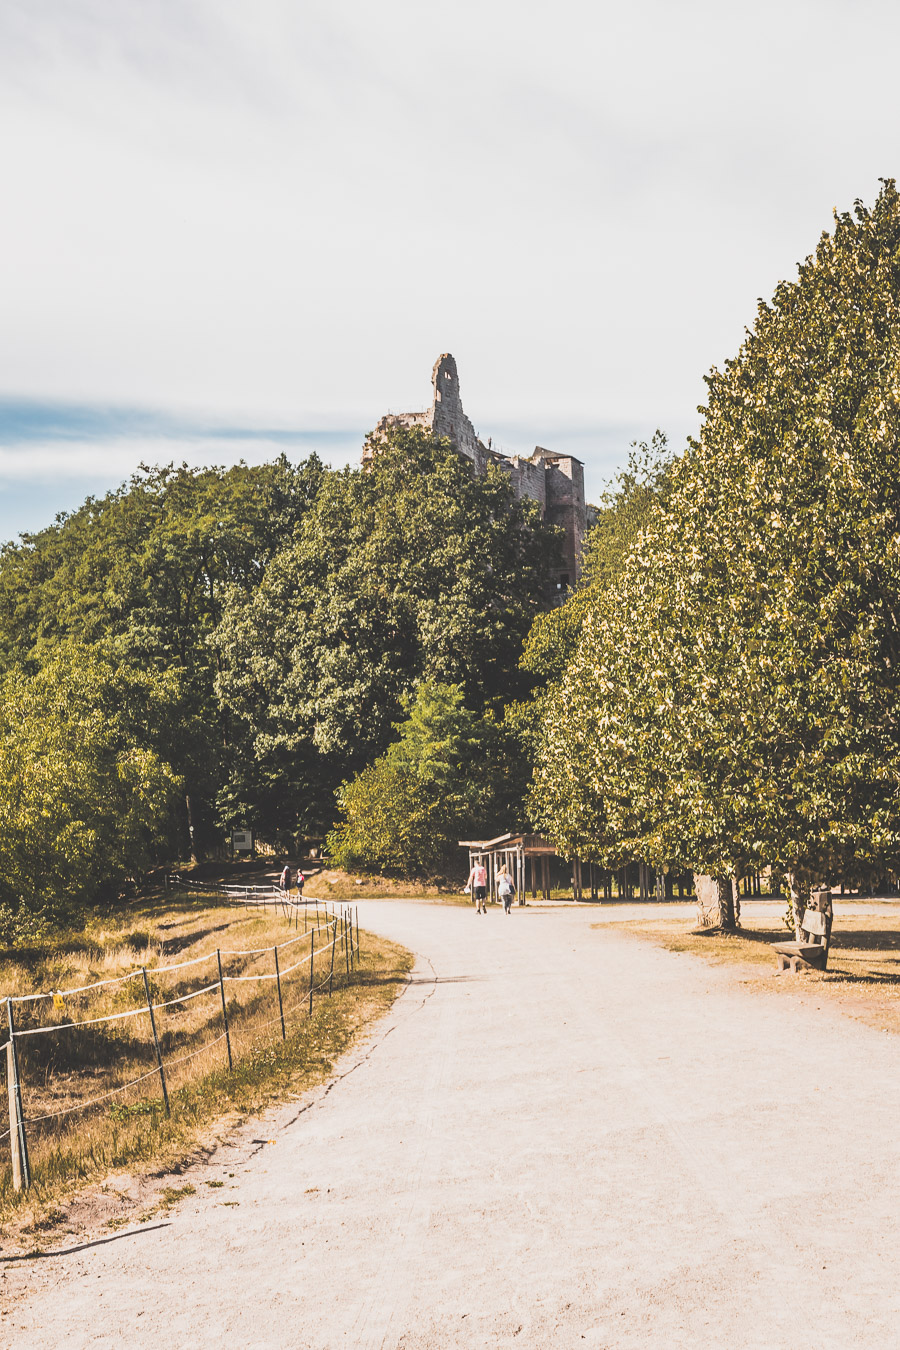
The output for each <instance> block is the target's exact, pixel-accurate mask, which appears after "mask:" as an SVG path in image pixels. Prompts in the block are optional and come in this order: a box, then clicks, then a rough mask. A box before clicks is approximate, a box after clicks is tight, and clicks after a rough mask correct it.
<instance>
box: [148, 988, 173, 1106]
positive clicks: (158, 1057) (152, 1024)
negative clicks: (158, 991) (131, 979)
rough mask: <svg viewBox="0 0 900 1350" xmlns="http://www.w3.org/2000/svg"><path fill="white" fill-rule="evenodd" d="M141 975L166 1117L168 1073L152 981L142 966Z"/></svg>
mask: <svg viewBox="0 0 900 1350" xmlns="http://www.w3.org/2000/svg"><path fill="white" fill-rule="evenodd" d="M141 974H142V975H143V977H144V993H145V994H146V995H147V1011H148V1013H149V1014H150V1030H151V1031H152V1032H153V1048H154V1049H155V1051H156V1067H157V1068H158V1069H159V1083H160V1087H161V1088H162V1095H163V1105H164V1106H165V1108H166V1115H167V1116H168V1115H171V1112H170V1110H169V1093H168V1091H167V1089H166V1072H165V1069H164V1068H163V1062H162V1055H161V1054H160V1049H159V1037H158V1036H157V1034H156V1018H155V1017H154V1015H153V999H152V998H151V997H150V981H149V980H148V979H147V970H146V967H145V966H141Z"/></svg>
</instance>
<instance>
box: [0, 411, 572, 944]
mask: <svg viewBox="0 0 900 1350" xmlns="http://www.w3.org/2000/svg"><path fill="white" fill-rule="evenodd" d="M557 552H558V536H557V531H556V530H555V529H553V528H550V527H547V526H545V525H544V524H542V522H541V520H540V519H539V514H538V510H537V507H536V506H535V504H534V503H532V502H528V501H526V502H519V501H517V500H516V499H515V497H514V495H513V493H512V490H511V488H510V485H509V480H508V478H507V477H506V475H504V474H503V473H502V471H500V470H491V471H490V472H489V473H488V475H487V476H486V477H484V478H476V477H475V476H474V475H473V473H472V472H471V469H470V467H469V465H468V463H467V461H465V460H464V459H462V458H461V457H460V456H459V455H457V454H456V453H455V452H454V451H453V450H451V449H450V447H449V446H448V445H447V444H442V443H439V442H436V441H434V440H432V439H430V438H429V437H428V436H426V435H425V434H424V433H421V432H418V431H416V432H406V431H398V432H397V433H396V434H395V435H394V437H393V438H392V439H391V440H390V441H387V442H384V443H379V447H378V454H377V455H376V456H375V458H374V460H373V461H372V463H371V465H370V466H369V467H367V468H366V469H362V468H351V469H346V470H343V471H332V470H329V469H326V468H325V467H324V466H323V465H322V463H321V462H320V461H319V460H318V459H317V458H315V457H312V458H310V459H308V460H306V461H305V462H303V463H300V464H297V465H292V464H290V463H289V462H288V461H287V460H285V459H281V460H279V461H278V462H277V463H274V464H269V465H264V466H262V467H260V468H249V467H247V466H245V465H240V466H237V467H235V468H231V469H227V470H224V469H204V470H199V471H193V470H189V469H187V468H180V469H176V468H172V467H170V468H166V469H145V470H142V471H141V472H140V473H138V474H137V475H135V476H134V477H133V478H132V480H131V482H129V483H128V484H126V485H124V486H123V487H121V488H120V489H119V490H118V491H116V492H112V493H109V494H108V495H107V496H105V497H103V498H102V499H99V500H93V499H91V500H88V501H87V502H85V504H84V505H83V506H82V507H81V508H80V509H79V510H77V511H75V512H73V513H72V514H70V515H64V516H60V517H59V518H58V519H57V520H56V522H55V523H54V524H53V525H51V526H49V527H48V528H47V529H45V530H42V531H40V532H38V533H35V534H31V535H24V536H22V537H21V538H20V540H18V541H17V542H13V543H9V544H7V545H6V547H5V548H4V549H3V550H2V555H0V718H2V733H0V734H2V737H3V749H4V753H3V758H2V769H0V795H2V808H3V811H2V825H0V828H2V831H3V835H2V849H3V856H4V860H5V865H4V868H3V872H2V876H0V923H2V925H3V927H4V928H5V930H6V931H7V932H21V933H27V932H34V931H38V929H40V927H41V926H42V925H44V926H45V925H46V924H48V923H50V922H52V921H53V919H54V916H56V917H58V916H59V915H61V914H63V913H67V912H68V913H70V912H71V911H72V908H73V907H77V905H78V904H79V903H80V902H82V901H84V900H85V899H87V898H89V897H92V896H95V895H97V894H101V893H115V892H116V890H117V888H119V887H121V885H122V884H123V883H124V882H125V881H126V880H127V879H128V878H139V877H140V876H141V874H142V873H143V872H144V871H145V870H146V869H147V868H148V867H149V866H150V865H151V864H152V863H153V862H155V861H158V860H161V859H167V858H178V857H185V856H187V855H188V854H189V853H190V852H192V851H193V852H195V853H197V854H201V855H202V854H204V853H207V852H210V851H215V850H221V848H222V846H223V842H224V840H225V838H226V836H227V832H228V831H229V830H230V828H231V827H232V826H234V825H238V824H240V825H250V826H252V827H254V829H255V830H256V831H257V832H258V835H259V837H260V838H262V839H263V840H268V841H270V842H272V843H275V844H281V845H284V846H286V847H288V846H291V845H292V844H293V843H294V842H295V841H296V839H297V837H298V836H302V835H310V834H312V835H322V834H324V833H325V832H326V831H328V830H329V829H332V828H333V827H334V826H335V825H336V824H338V822H339V819H340V818H341V813H340V811H339V805H338V800H339V796H340V800H341V802H343V803H344V808H345V810H344V826H343V828H342V829H341V830H340V831H339V836H340V845H341V848H342V850H343V852H344V854H345V856H346V857H347V859H350V858H353V859H354V861H355V862H356V863H357V864H368V865H381V864H383V865H388V866H392V867H394V868H395V869H397V868H400V869H401V870H405V871H413V872H423V871H425V872H427V871H428V870H429V869H432V868H435V867H438V866H440V865H441V863H442V862H443V861H445V860H446V856H447V852H448V846H449V844H448V841H449V840H450V836H451V835H452V834H453V833H454V831H455V830H456V829H457V827H463V826H466V827H474V826H475V825H476V823H477V824H478V827H479V828H481V827H482V826H483V823H484V822H485V821H486V820H493V817H494V815H495V814H498V813H499V816H502V819H503V820H504V823H505V822H506V820H507V819H513V818H515V820H516V821H517V820H518V819H519V818H520V816H521V812H522V801H523V796H524V792H525V788H526V783H527V777H528V771H527V766H526V765H524V764H523V761H522V758H521V755H520V754H519V752H518V742H517V740H516V739H515V736H514V734H513V732H512V731H511V730H510V729H509V728H508V727H506V726H505V724H504V707H505V704H506V703H507V702H508V701H509V700H510V699H511V698H513V697H516V696H518V697H525V696H527V695H528V693H529V692H530V690H531V688H532V687H533V685H534V683H535V681H534V677H533V676H532V675H531V674H529V673H528V672H526V671H522V670H520V669H519V658H520V655H521V652H522V648H523V645H524V643H525V640H526V638H527V636H528V633H529V631H530V628H531V625H532V623H533V621H534V619H535V617H536V615H538V614H539V613H541V612H542V611H543V610H544V609H545V608H546V606H547V604H548V596H549V594H550V575H551V572H552V568H553V566H554V565H555V564H556V562H557ZM410 727H412V730H411V729H410ZM429 737H430V738H432V740H433V739H434V738H435V737H436V738H437V742H435V744H432V743H431V741H430V740H429ZM395 742H396V745H394V743H395ZM426 742H427V745H426ZM398 747H405V757H404V755H401V754H400V750H399V749H398ZM386 755H388V756H389V763H390V765H391V766H392V769H393V771H394V772H395V773H396V772H399V771H400V769H399V766H400V764H401V761H402V763H403V765H404V766H405V767H404V772H406V773H407V780H405V781H407V791H406V796H405V797H403V798H399V797H398V798H397V802H396V809H395V808H394V807H392V808H391V809H390V810H389V811H388V816H389V818H390V820H391V822H392V830H393V833H392V834H390V836H389V838H388V840H387V842H386V843H385V841H384V840H380V841H378V842H377V843H376V842H375V841H374V840H373V839H372V838H371V837H370V836H369V835H365V836H363V835H360V836H359V837H356V836H355V835H354V832H353V829H352V822H353V820H354V819H358V818H359V817H358V815H357V816H354V808H353V807H352V806H351V803H357V804H358V803H359V802H360V801H361V800H362V797H361V794H362V793H363V792H364V791H366V790H374V789H373V775H374V779H375V780H377V781H378V782H379V783H380V785H381V786H380V789H379V790H380V791H381V793H382V797H384V793H385V790H386V789H385V781H386V780H385V774H386V773H387V772H388V769H387V767H386V761H385V758H384V757H385V756H386ZM416 755H418V756H419V758H420V760H421V763H414V760H415V757H416ZM413 771H414V772H415V774H418V777H416V778H415V779H414V782H415V784H416V789H415V790H416V791H417V792H420V793H421V794H424V796H423V803H425V798H427V796H428V792H429V791H431V792H432V795H434V793H435V792H436V793H437V794H438V795H439V797H440V802H439V803H438V804H437V805H434V804H432V805H428V804H427V803H426V804H423V807H422V810H423V812H424V815H425V818H426V819H427V821H428V824H427V826H426V825H424V824H422V822H421V821H420V822H419V825H418V826H417V827H416V829H412V827H410V830H411V833H410V832H408V837H406V838H405V842H404V840H403V839H401V838H400V834H399V829H400V816H399V814H398V812H399V808H400V805H401V802H409V801H410V792H411V791H412V790H413V789H412V787H411V786H410V785H411V783H412V782H413V780H412V779H409V773H412V772H413ZM360 775H361V776H360ZM428 784H430V785H431V786H430V787H428V786H427V785H428ZM392 791H393V787H392V788H391V792H392ZM391 800H392V798H391V796H390V793H389V794H388V798H387V801H388V802H390V801H391ZM429 800H430V799H429ZM412 814H414V813H412V812H411V816H412ZM448 832H449V833H448Z"/></svg>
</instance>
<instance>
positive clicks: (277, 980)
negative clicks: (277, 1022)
mask: <svg viewBox="0 0 900 1350" xmlns="http://www.w3.org/2000/svg"><path fill="white" fill-rule="evenodd" d="M274 951H275V987H276V988H277V990H278V1016H279V1017H280V1018H281V1039H282V1040H283V1041H284V1040H287V1035H286V1033H285V1030H284V1004H283V1003H282V1001H281V971H280V970H279V969H278V947H277V946H276V947H275V948H274Z"/></svg>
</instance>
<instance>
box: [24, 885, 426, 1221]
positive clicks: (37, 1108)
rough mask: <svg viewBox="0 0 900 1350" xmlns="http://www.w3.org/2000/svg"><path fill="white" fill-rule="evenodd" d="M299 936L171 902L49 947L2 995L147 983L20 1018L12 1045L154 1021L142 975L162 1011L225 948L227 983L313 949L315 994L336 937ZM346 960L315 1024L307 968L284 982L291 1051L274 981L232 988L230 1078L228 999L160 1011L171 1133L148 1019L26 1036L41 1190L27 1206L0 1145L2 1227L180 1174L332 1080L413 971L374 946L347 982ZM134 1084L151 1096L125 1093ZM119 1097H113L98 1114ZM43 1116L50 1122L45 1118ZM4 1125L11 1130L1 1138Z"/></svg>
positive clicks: (201, 978) (239, 912)
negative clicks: (224, 1128)
mask: <svg viewBox="0 0 900 1350" xmlns="http://www.w3.org/2000/svg"><path fill="white" fill-rule="evenodd" d="M309 911H310V912H309V922H310V928H312V927H313V922H312V921H313V918H314V916H315V915H316V913H318V916H319V919H320V920H321V924H322V925H324V923H325V914H324V909H322V908H321V907H320V908H319V909H318V911H317V909H316V906H315V904H314V903H313V904H311V905H310V907H309ZM303 923H304V921H303V917H302V916H301V917H300V920H299V928H293V929H292V928H289V926H288V922H287V921H286V920H285V919H284V918H283V917H281V915H280V914H276V913H274V912H273V911H272V910H268V911H263V912H260V911H258V910H245V909H243V908H241V907H238V906H231V905H225V904H220V903H213V904H210V903H208V902H207V901H204V900H194V899H191V898H189V897H186V896H181V897H177V896H166V897H164V898H160V899H158V900H153V901H148V902H145V903H140V904H135V905H132V906H130V907H129V909H128V910H127V911H126V912H124V913H123V914H122V915H120V917H119V918H118V919H116V920H110V919H109V918H108V917H107V918H106V919H105V920H97V921H95V922H94V923H93V924H92V925H90V926H89V927H88V928H87V929H86V931H85V932H84V933H83V934H80V935H78V936H74V935H72V936H69V937H68V938H67V939H64V940H61V941H58V942H57V943H55V944H54V945H53V946H52V947H51V948H41V949H33V950H29V951H15V952H10V953H6V954H5V955H6V959H5V961H4V963H3V968H2V969H3V974H2V985H3V988H2V989H0V995H2V996H6V995H7V994H10V995H14V994H25V993H31V992H35V991H39V990H46V989H59V988H62V989H66V988H72V987H74V986H75V985H80V984H85V983H91V982H92V981H95V980H104V979H110V978H113V977H117V976H120V975H129V973H131V972H136V974H133V975H132V976H131V978H129V979H127V980H126V981H124V982H123V983H119V984H114V985H111V986H106V987H102V988H100V989H98V990H94V991H89V992H87V993H84V994H78V995H71V996H67V997H66V998H65V999H64V1005H65V1006H64V1008H62V1009H60V1008H59V1007H58V1006H57V1007H56V1008H54V1005H53V1002H52V1001H50V1000H44V1001H42V1002H38V1003H24V1004H22V1003H20V1004H17V1005H14V1007H15V1012H16V1015H17V1030H26V1029H29V1028H30V1027H36V1026H40V1025H49V1024H51V1023H59V1022H65V1021H66V1020H67V1019H68V1020H71V1021H72V1022H77V1021H83V1020H85V1019H88V1018H93V1017H103V1016H107V1015H108V1014H110V1013H119V1012H123V1011H127V1010H130V1009H133V1008H141V1007H146V1002H145V998H144V986H143V978H142V977H141V974H140V968H141V966H146V968H147V973H148V977H149V980H150V987H151V994H152V997H153V1000H154V1002H164V1001H167V1000H170V999H172V998H175V997H177V996H179V995H182V994H185V993H189V992H191V991H192V990H196V989H198V988H201V987H203V986H205V985H208V984H210V983H213V982H214V981H215V980H216V979H217V963H216V958H215V949H216V947H220V948H221V951H222V964H223V971H224V973H225V975H226V976H229V975H231V976H238V975H255V974H261V973H265V974H271V973H273V972H274V957H273V954H272V952H271V950H269V951H263V952H260V953H257V954H248V955H242V956H233V955H228V954H227V953H229V952H233V951H235V950H240V951H243V952H249V951H250V950H251V949H254V948H268V947H271V946H272V944H274V943H276V942H277V943H278V944H279V961H280V967H281V971H282V972H283V973H284V972H286V971H288V969H289V967H290V966H292V965H294V964H295V962H298V961H301V960H302V959H303V958H305V957H307V956H308V953H309V950H310V942H311V941H313V940H314V941H315V944H316V952H317V955H316V965H315V974H316V982H317V983H318V982H319V980H322V979H326V977H327V976H328V975H329V972H330V962H331V951H330V950H328V951H325V950H323V949H324V948H325V947H326V946H327V944H329V943H330V941H331V937H330V933H327V932H326V931H324V927H323V929H322V931H320V932H319V933H318V935H317V936H316V938H315V939H312V938H311V937H309V936H307V935H304V931H303ZM288 944H291V945H288ZM199 955H203V956H204V957H205V958H206V959H205V960H204V961H203V962H201V963H199V964H197V965H194V966H189V967H187V968H184V969H181V970H178V971H172V972H167V971H165V970H163V969H162V968H161V967H163V966H167V965H173V964H175V963H177V962H183V961H187V960H190V959H191V958H193V957H195V956H199ZM335 955H336V960H335V967H334V977H333V989H334V993H333V996H331V997H328V996H327V988H324V989H321V990H320V991H319V992H318V993H317V994H316V996H315V998H314V1012H313V1016H312V1017H310V1016H309V1013H308V1006H309V1005H308V988H309V966H308V963H307V964H302V965H300V966H299V968H298V969H297V970H295V971H294V972H293V973H290V974H285V975H284V978H283V980H282V994H283V1003H284V1015H285V1024H286V1031H287V1038H286V1039H285V1040H282V1037H281V1023H280V1015H279V1008H278V996H277V988H276V984H275V981H274V980H266V981H260V982H257V981H256V980H248V981H246V982H236V983H229V982H226V985H225V989H226V1006H227V1011H228V1021H229V1032H230V1036H231V1047H232V1054H233V1059H234V1069H233V1071H232V1072H229V1070H228V1067H227V1058H226V1043H225V1041H224V1039H222V1037H223V1017H222V1004H221V996H220V993H219V990H218V986H216V988H214V989H213V990H211V991H210V992H209V993H207V994H203V995H201V996H199V997H197V998H195V999H192V1000H191V1001H190V1002H187V1003H182V1004H177V1005H175V1006H174V1007H172V1008H167V1009H165V1010H161V1011H158V1012H157V1013H156V1018H157V1030H158V1032H159V1037H160V1045H161V1051H162V1055H163V1060H164V1062H165V1064H166V1078H167V1085H168V1090H169V1097H170V1102H171V1107H172V1113H171V1117H170V1118H167V1117H166V1115H165V1113H164V1111H163V1106H162V1100H161V1091H160V1080H159V1075H158V1072H157V1069H156V1056H155V1051H154V1047H153V1040H152V1035H151V1031H150V1019H149V1016H147V1015H146V1013H142V1014H140V1015H136V1016H134V1017H129V1018H127V1019H124V1020H120V1021H112V1022H105V1023H100V1024H99V1025H95V1026H88V1027H74V1026H73V1027H71V1028H65V1029H62V1030H60V1031H55V1032H52V1033H48V1034H46V1035H37V1036H30V1037H23V1038H22V1039H21V1040H20V1041H18V1042H17V1044H18V1046H19V1063H20V1073H21V1079H22V1087H23V1097H24V1106H25V1115H26V1120H27V1122H28V1141H29V1153H30V1161H31V1166H32V1172H33V1186H32V1189H31V1191H30V1192H29V1193H28V1194H27V1196H24V1197H23V1196H21V1195H17V1194H16V1193H15V1192H14V1191H13V1190H12V1178H11V1167H10V1163H9V1153H8V1148H9V1143H8V1140H6V1141H3V1142H2V1143H0V1150H2V1151H3V1153H5V1154H6V1158H5V1165H3V1166H2V1170H0V1222H5V1221H7V1220H9V1219H10V1218H11V1217H13V1216H14V1215H15V1214H16V1213H17V1212H21V1210H22V1207H23V1205H24V1204H27V1205H29V1206H30V1207H31V1208H32V1209H34V1206H35V1205H37V1206H38V1211H41V1212H47V1207H48V1206H52V1205H53V1203H55V1202H56V1201H57V1200H58V1199H59V1198H60V1197H63V1196H66V1195H68V1194H71V1193H72V1191H73V1190H74V1188H75V1187H77V1186H78V1185H80V1184H83V1183H84V1182H86V1181H89V1180H91V1179H96V1178H98V1177H101V1176H103V1175H105V1174H107V1173H108V1172H110V1171H112V1170H114V1169H116V1168H118V1167H122V1166H126V1165H129V1164H132V1163H134V1162H135V1161H136V1160H137V1161H144V1162H147V1161H150V1160H153V1161H154V1162H161V1163H164V1164H171V1163H172V1162H173V1161H174V1160H176V1159H177V1158H178V1157H179V1156H182V1155H183V1154H184V1152H185V1151H186V1150H189V1149H190V1148H191V1147H192V1146H193V1145H194V1144H195V1143H196V1141H197V1140H198V1138H199V1137H200V1136H201V1135H202V1133H203V1131H204V1130H207V1129H208V1128H209V1126H210V1125H211V1124H212V1123H213V1122H215V1121H216V1120H221V1118H222V1117H223V1116H231V1117H232V1118H234V1117H236V1116H237V1117H240V1116H241V1115H243V1114H246V1113H248V1112H253V1111H256V1110H258V1109H259V1108H260V1107H261V1106H263V1105H264V1104H265V1103H266V1102H267V1101H269V1100H271V1099H272V1098H273V1097H275V1096H278V1095H279V1094H281V1093H283V1092H285V1091H288V1090H290V1091H302V1090H304V1089H306V1088H308V1087H310V1086H312V1085H314V1084H315V1083H316V1082H319V1081H322V1080H323V1079H324V1078H326V1077H327V1076H328V1074H329V1073H330V1071H331V1067H332V1064H333V1061H334V1059H335V1057H336V1056H337V1055H339V1054H340V1053H341V1052H342V1051H343V1050H344V1049H345V1048H346V1047H347V1045H348V1044H349V1043H350V1041H351V1039H352V1037H353V1035H354V1033H355V1032H356V1031H357V1030H358V1029H359V1028H361V1027H362V1026H363V1025H365V1024H366V1023H367V1022H368V1021H370V1020H371V1019H372V1018H373V1017H377V1016H378V1015H380V1013H381V1012H383V1011H384V1010H386V1008H387V1007H389V1006H390V1003H391V1002H392V1001H393V999H394V998H395V997H396V995H397V993H398V992H399V991H400V989H401V988H402V987H403V983H404V981H405V976H406V972H407V971H408V970H409V968H410V966H411V964H412V957H411V955H410V954H409V953H407V952H406V951H405V950H404V949H403V948H400V947H398V946H396V945H395V944H392V943H389V942H386V941H384V940H382V939H379V938H376V937H374V936H373V935H370V934H363V938H362V960H361V963H360V965H359V969H358V971H357V972H356V974H355V976H354V978H353V981H352V982H350V981H348V979H347V974H346V957H345V955H344V953H343V951H342V948H341V945H340V942H339V944H338V946H337V948H336V949H335ZM3 1059H4V1061H5V1056H3ZM4 1077H5V1075H4ZM136 1078H142V1081H140V1082H138V1083H136V1084H133V1085H131V1086H126V1085H127V1084H129V1083H131V1080H133V1079H136ZM120 1088H121V1089H123V1090H121V1091H118V1090H117V1089H120ZM108 1093H112V1094H113V1095H112V1096H109V1097H107V1098H106V1100H103V1101H99V1102H97V1101H95V1099H96V1098H102V1097H104V1095H105V1094H108ZM5 1099H6V1094H5V1092H4V1096H3V1100H4V1102H5ZM91 1102H94V1104H93V1105H90V1104H89V1103H91ZM73 1107H75V1108H77V1109H76V1110H70V1108H73ZM61 1112H68V1114H59V1113H61ZM45 1116H46V1117H49V1118H48V1119H44V1120H42V1119H40V1117H45ZM5 1126H6V1121H3V1122H2V1125H0V1130H2V1129H3V1128H5Z"/></svg>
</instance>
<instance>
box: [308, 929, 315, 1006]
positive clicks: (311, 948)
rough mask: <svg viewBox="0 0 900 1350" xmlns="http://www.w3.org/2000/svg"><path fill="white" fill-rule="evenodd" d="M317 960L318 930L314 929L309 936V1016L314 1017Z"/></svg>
mask: <svg viewBox="0 0 900 1350" xmlns="http://www.w3.org/2000/svg"><path fill="white" fill-rule="evenodd" d="M315 959H316V930H315V929H313V930H312V932H311V933H310V935H309V1015H310V1017H312V1003H313V966H314V965H315Z"/></svg>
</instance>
